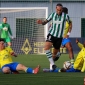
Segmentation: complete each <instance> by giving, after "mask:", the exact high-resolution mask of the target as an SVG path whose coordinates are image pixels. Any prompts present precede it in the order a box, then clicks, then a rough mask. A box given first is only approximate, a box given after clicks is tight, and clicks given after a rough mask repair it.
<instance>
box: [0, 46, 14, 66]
mask: <svg viewBox="0 0 85 85" xmlns="http://www.w3.org/2000/svg"><path fill="white" fill-rule="evenodd" d="M12 52H13V50H12V49H11V48H9V47H6V48H5V49H3V50H1V51H0V66H1V67H2V66H4V65H5V64H9V63H12V62H13V61H12V56H11V53H12Z"/></svg>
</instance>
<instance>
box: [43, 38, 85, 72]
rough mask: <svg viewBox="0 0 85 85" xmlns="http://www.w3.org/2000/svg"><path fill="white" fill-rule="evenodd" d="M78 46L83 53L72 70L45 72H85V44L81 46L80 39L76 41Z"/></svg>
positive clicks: (62, 69)
mask: <svg viewBox="0 0 85 85" xmlns="http://www.w3.org/2000/svg"><path fill="white" fill-rule="evenodd" d="M76 43H77V45H78V46H79V47H80V48H81V51H80V52H79V53H78V56H77V57H76V59H75V62H74V65H73V66H72V68H69V69H64V68H61V69H60V68H57V69H56V70H54V71H52V70H50V69H44V70H43V71H44V72H85V42H84V44H81V43H80V42H79V40H78V39H76Z"/></svg>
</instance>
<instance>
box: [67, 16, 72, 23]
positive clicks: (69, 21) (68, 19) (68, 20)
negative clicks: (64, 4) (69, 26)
mask: <svg viewBox="0 0 85 85" xmlns="http://www.w3.org/2000/svg"><path fill="white" fill-rule="evenodd" d="M66 21H67V22H68V23H71V22H72V21H71V19H70V17H69V15H68V14H66Z"/></svg>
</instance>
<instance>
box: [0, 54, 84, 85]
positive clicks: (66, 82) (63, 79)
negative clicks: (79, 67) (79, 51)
mask: <svg viewBox="0 0 85 85" xmlns="http://www.w3.org/2000/svg"><path fill="white" fill-rule="evenodd" d="M75 57H76V55H75ZM13 60H14V61H17V62H20V63H22V64H24V65H26V66H28V67H32V68H34V67H36V66H37V65H38V64H39V65H40V66H41V69H40V72H39V73H38V74H36V75H34V74H26V73H24V72H20V74H2V73H0V85H84V76H85V73H49V72H48V73H44V72H43V71H42V69H43V68H49V61H48V59H47V57H46V56H45V55H19V56H18V57H17V58H13ZM66 60H69V57H68V54H62V56H61V57H60V59H59V60H58V61H57V62H56V65H57V66H58V67H62V64H63V62H64V61H66Z"/></svg>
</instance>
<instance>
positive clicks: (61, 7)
mask: <svg viewBox="0 0 85 85" xmlns="http://www.w3.org/2000/svg"><path fill="white" fill-rule="evenodd" d="M62 10H63V5H62V4H60V3H59V4H57V5H56V12H57V14H58V15H60V14H61V13H62Z"/></svg>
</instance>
